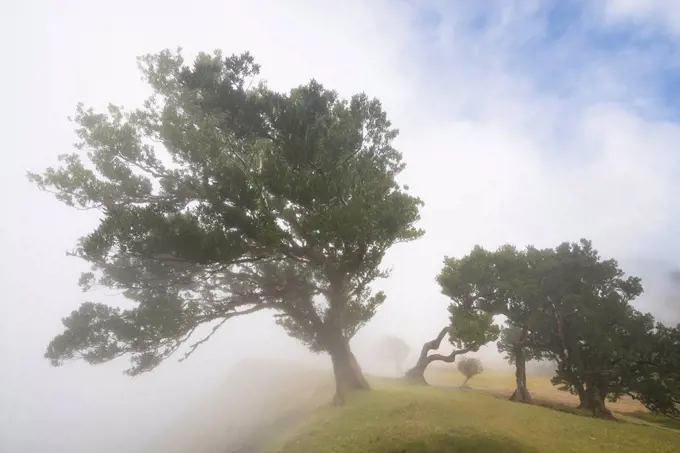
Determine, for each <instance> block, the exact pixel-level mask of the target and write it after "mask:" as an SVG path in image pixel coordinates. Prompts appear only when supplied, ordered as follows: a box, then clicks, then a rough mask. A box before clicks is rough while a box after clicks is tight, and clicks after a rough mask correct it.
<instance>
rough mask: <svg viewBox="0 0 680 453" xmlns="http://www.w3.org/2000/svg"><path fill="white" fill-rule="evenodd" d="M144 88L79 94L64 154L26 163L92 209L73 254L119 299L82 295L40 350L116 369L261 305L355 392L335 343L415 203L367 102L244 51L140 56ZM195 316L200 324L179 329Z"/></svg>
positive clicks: (368, 309)
mask: <svg viewBox="0 0 680 453" xmlns="http://www.w3.org/2000/svg"><path fill="white" fill-rule="evenodd" d="M139 63H140V69H141V71H142V73H143V75H144V79H145V80H146V82H148V84H149V85H150V87H151V88H152V90H153V95H152V96H151V97H150V98H149V99H148V100H147V101H146V102H145V103H144V104H143V107H141V108H138V109H134V110H131V111H125V110H123V109H122V108H121V107H118V106H114V105H110V106H109V108H108V112H106V113H98V112H95V111H93V110H92V109H86V108H85V107H83V106H82V105H79V106H78V108H77V113H76V115H75V118H74V122H75V124H76V125H77V129H76V132H77V135H78V137H79V139H80V141H79V143H78V144H77V146H76V152H75V153H72V154H67V155H61V156H60V157H59V159H60V161H61V163H62V165H61V166H60V167H59V168H48V169H47V170H45V171H44V173H42V174H29V179H30V180H32V181H33V182H34V183H36V184H37V185H38V187H40V188H41V189H44V190H46V191H49V192H52V193H54V194H55V195H56V197H57V199H59V200H61V201H62V202H64V203H66V204H67V205H69V206H74V207H77V208H79V209H95V210H98V211H99V212H100V213H101V217H100V222H99V225H98V227H97V228H96V229H95V230H94V231H92V232H91V233H90V234H88V235H86V236H85V237H83V238H81V239H80V241H79V243H78V245H77V247H76V249H75V251H74V252H73V254H74V255H75V256H77V257H79V258H81V259H84V260H85V261H87V262H88V263H90V265H91V271H90V272H87V273H85V274H84V275H83V276H82V277H81V279H80V285H81V286H82V287H83V289H85V290H87V289H90V288H92V287H93V286H104V287H108V288H115V289H119V290H121V291H122V294H123V295H124V296H125V297H126V298H127V299H129V300H130V301H132V302H133V303H134V304H135V305H134V308H130V309H125V310H123V309H120V308H117V307H113V306H107V305H104V304H101V303H94V302H86V303H83V304H82V305H81V306H80V308H79V309H77V310H75V311H74V312H72V313H71V315H70V316H68V317H67V318H65V319H64V320H63V324H64V327H65V330H64V331H63V333H61V334H60V335H58V336H56V337H55V338H54V339H53V340H52V342H51V343H50V344H49V346H48V348H47V352H46V354H45V356H46V358H48V359H49V360H50V361H51V362H52V364H54V365H55V366H56V365H60V364H61V363H63V362H64V361H66V360H69V359H77V358H79V359H84V360H85V361H87V362H89V363H92V364H96V363H102V362H106V361H109V360H112V359H114V358H116V357H119V356H122V355H129V356H130V358H131V367H130V368H129V369H128V370H127V371H126V372H127V373H128V374H130V375H136V374H139V373H143V372H147V371H150V370H152V369H154V368H155V367H156V366H157V365H158V364H159V363H161V362H162V361H163V360H164V359H166V358H168V357H169V356H170V355H172V354H173V353H174V352H175V351H177V350H178V349H180V348H181V347H182V346H183V345H185V343H186V352H185V356H184V357H186V356H188V355H190V354H191V353H193V351H195V350H196V348H197V347H198V346H199V345H200V344H202V343H203V342H205V341H207V340H208V339H209V338H210V337H211V336H212V335H213V334H214V333H215V331H216V330H217V329H218V328H219V327H221V326H222V325H223V324H224V323H225V322H226V321H228V320H229V319H231V318H234V317H237V316H246V315H248V314H251V313H254V312H258V311H262V310H273V311H274V312H275V313H276V314H277V315H276V316H277V322H278V323H279V324H281V325H282V326H283V327H284V328H285V329H286V331H287V332H288V333H289V334H290V335H292V336H293V337H295V338H298V339H300V340H301V341H303V342H304V343H305V344H307V345H308V346H309V347H310V348H311V349H312V350H313V351H316V352H322V351H323V352H326V353H328V354H329V355H330V357H331V360H332V364H333V370H334V374H335V380H336V390H337V392H336V401H337V402H341V401H342V396H343V395H344V393H345V392H346V391H348V390H352V389H365V388H368V383H367V382H366V380H365V379H364V376H363V374H362V371H361V369H360V367H359V365H358V363H357V361H356V359H355V357H354V355H353V354H352V351H351V350H350V347H349V340H350V339H351V337H352V336H353V335H354V334H355V332H356V331H357V330H358V329H359V328H360V327H361V326H362V325H363V324H364V323H366V322H367V321H368V320H369V319H370V318H371V317H372V316H373V314H374V313H375V311H376V309H377V308H378V306H379V305H380V304H381V303H382V302H383V301H384V300H385V295H384V294H383V293H381V292H379V293H375V294H374V293H372V292H371V289H370V284H371V282H372V281H374V280H375V279H377V278H383V277H386V276H387V272H386V271H384V270H381V269H380V263H381V261H382V258H383V256H384V254H385V252H386V251H387V249H389V248H390V247H391V246H392V245H393V244H395V243H398V242H405V241H411V240H414V239H416V238H418V237H420V236H421V235H422V234H423V232H422V231H421V230H419V229H417V228H415V226H414V224H415V223H416V222H417V221H418V219H419V207H420V206H421V204H422V203H421V201H420V200H419V199H418V198H415V197H413V196H411V195H409V194H408V193H407V191H408V187H406V186H401V185H399V184H398V183H397V181H396V179H395V178H396V177H397V176H398V175H399V173H400V172H401V171H402V170H403V169H404V163H403V162H402V156H401V154H400V153H399V152H398V151H397V150H395V149H394V148H393V147H392V141H393V139H394V138H395V137H396V135H397V130H395V129H394V128H392V126H391V123H390V121H389V120H388V119H387V116H386V114H385V112H384V111H383V110H382V107H381V104H380V102H379V101H377V100H374V99H373V100H372V99H369V98H368V97H367V96H366V95H364V94H358V95H355V96H353V97H352V98H351V99H350V100H342V99H340V98H339V97H338V95H337V93H336V92H334V91H330V90H327V89H325V88H324V87H323V86H322V85H320V84H319V83H317V82H315V81H311V82H310V83H309V84H307V85H304V86H300V87H298V88H295V89H293V90H291V91H290V92H289V93H279V92H275V91H272V90H270V89H269V88H267V86H266V85H265V84H264V83H254V81H255V79H256V77H257V76H258V74H259V66H258V65H257V64H256V63H255V62H254V60H253V58H252V57H251V56H250V55H249V54H248V53H245V54H242V55H232V56H229V57H225V56H223V55H222V53H221V52H219V51H216V52H214V53H213V54H205V53H201V54H200V55H199V56H198V57H197V58H196V60H195V61H194V63H193V64H192V65H185V64H184V60H183V58H182V55H181V52H180V51H177V52H176V53H171V52H170V51H167V50H166V51H163V52H160V53H158V54H155V55H147V56H145V57H142V58H140V59H139ZM203 324H211V325H212V326H213V328H212V330H211V331H210V333H209V334H208V335H207V336H205V337H203V338H200V339H198V340H197V341H194V342H193V343H187V342H189V341H190V339H191V338H192V337H193V335H192V334H194V332H195V331H196V330H197V328H199V326H201V325H203Z"/></svg>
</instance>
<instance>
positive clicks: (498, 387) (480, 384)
mask: <svg viewBox="0 0 680 453" xmlns="http://www.w3.org/2000/svg"><path fill="white" fill-rule="evenodd" d="M430 368H431V369H429V370H428V373H427V381H428V382H429V383H430V384H432V385H434V386H442V387H458V386H460V384H461V383H462V382H463V377H462V375H461V374H460V373H459V372H458V371H456V370H455V369H454V367H448V368H444V367H440V368H437V367H430ZM469 385H470V387H471V388H472V389H474V390H478V391H481V392H488V393H493V394H496V395H499V396H507V397H509V396H510V395H511V394H512V392H513V391H514V390H515V376H514V374H513V373H512V372H511V371H506V370H504V371H499V370H486V371H484V373H482V374H480V375H479V376H475V377H474V378H472V379H471V380H470V382H469ZM527 386H528V387H529V390H530V391H531V395H532V396H533V397H534V399H536V400H539V401H540V400H543V401H546V402H548V401H549V402H552V403H555V404H561V405H567V406H574V407H575V406H576V405H578V397H577V396H576V395H572V394H570V393H569V392H564V391H561V390H559V389H558V388H557V387H555V386H554V385H552V384H551V383H550V378H549V377H546V376H532V375H529V376H528V377H527ZM607 407H609V408H610V409H612V410H614V411H615V412H617V413H622V412H623V413H631V412H647V410H646V409H645V407H644V406H643V405H642V404H640V403H639V402H638V401H635V400H633V399H631V398H630V397H627V396H626V397H623V398H621V399H620V400H619V401H617V402H616V403H607Z"/></svg>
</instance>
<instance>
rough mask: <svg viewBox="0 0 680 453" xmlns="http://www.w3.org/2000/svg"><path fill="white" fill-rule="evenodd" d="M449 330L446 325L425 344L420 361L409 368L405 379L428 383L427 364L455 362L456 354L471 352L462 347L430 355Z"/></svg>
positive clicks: (415, 382)
mask: <svg viewBox="0 0 680 453" xmlns="http://www.w3.org/2000/svg"><path fill="white" fill-rule="evenodd" d="M447 332H448V328H446V327H444V328H443V329H442V330H441V331H440V332H439V335H437V338H435V339H434V340H432V341H428V342H427V343H425V344H424V345H423V348H422V349H421V350H420V356H419V357H418V362H416V365H415V366H414V367H413V368H411V369H410V370H408V371H407V372H406V374H405V375H404V379H406V380H407V381H409V382H411V383H413V384H421V385H427V381H426V380H425V370H426V369H427V366H428V365H429V364H430V363H432V362H436V361H441V362H445V363H453V362H455V361H456V356H458V355H460V354H465V353H466V352H469V351H470V350H469V349H461V350H458V351H453V352H451V354H449V355H441V354H432V355H428V353H429V352H430V351H432V350H435V351H436V350H437V349H439V346H440V345H441V343H442V340H443V339H444V337H445V336H446V333H447Z"/></svg>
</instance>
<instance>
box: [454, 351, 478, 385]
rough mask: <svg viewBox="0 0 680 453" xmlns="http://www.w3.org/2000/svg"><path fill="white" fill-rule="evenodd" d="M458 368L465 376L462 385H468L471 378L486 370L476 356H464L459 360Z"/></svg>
mask: <svg viewBox="0 0 680 453" xmlns="http://www.w3.org/2000/svg"><path fill="white" fill-rule="evenodd" d="M456 368H458V371H459V372H460V374H462V375H463V376H465V381H464V382H463V384H462V387H465V386H467V383H468V381H469V380H470V379H472V378H473V377H475V376H477V375H478V374H482V373H483V372H484V366H483V365H482V361H481V360H479V359H478V358H475V357H463V358H462V359H460V360H459V361H458V364H457V365H456Z"/></svg>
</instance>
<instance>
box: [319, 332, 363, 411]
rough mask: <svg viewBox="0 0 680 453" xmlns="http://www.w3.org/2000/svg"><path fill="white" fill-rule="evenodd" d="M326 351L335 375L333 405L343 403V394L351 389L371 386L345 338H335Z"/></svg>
mask: <svg viewBox="0 0 680 453" xmlns="http://www.w3.org/2000/svg"><path fill="white" fill-rule="evenodd" d="M328 353H329V354H330V356H331V361H332V362H333V375H334V376H335V396H334V397H333V404H334V405H336V406H340V405H342V404H344V403H345V396H346V395H347V394H348V393H349V392H351V391H354V390H368V389H370V388H371V387H370V385H369V384H368V381H367V380H366V378H365V377H364V373H363V372H362V371H361V367H360V366H359V362H358V361H357V359H356V357H355V356H354V354H353V353H352V351H351V349H350V347H349V342H348V341H347V340H345V339H342V340H337V341H336V342H335V344H334V345H333V347H331V348H329V351H328Z"/></svg>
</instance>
